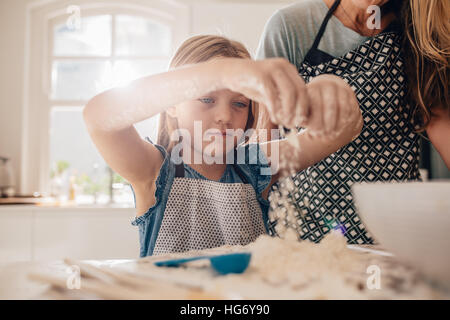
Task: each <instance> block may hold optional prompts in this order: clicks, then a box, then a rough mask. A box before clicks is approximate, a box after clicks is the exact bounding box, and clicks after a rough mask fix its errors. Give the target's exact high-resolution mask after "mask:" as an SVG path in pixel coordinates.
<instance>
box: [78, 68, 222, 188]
mask: <svg viewBox="0 0 450 320" xmlns="http://www.w3.org/2000/svg"><path fill="white" fill-rule="evenodd" d="M219 67H220V63H217V62H215V61H210V62H204V63H199V64H195V65H192V66H186V67H181V68H178V69H175V70H172V71H168V72H165V73H161V74H156V75H151V76H147V77H144V78H141V79H138V80H135V81H133V82H132V83H131V84H130V85H128V86H127V87H121V88H114V89H111V90H108V91H105V92H103V93H100V94H98V95H97V96H95V97H93V98H92V99H91V100H90V101H89V102H88V103H87V105H86V106H85V108H84V111H83V117H84V121H85V123H86V126H87V129H88V132H89V134H90V136H91V138H92V140H93V142H94V144H95V145H96V147H97V149H98V150H99V152H100V154H101V155H102V156H103V158H104V159H105V161H106V162H107V163H108V165H109V166H110V167H111V168H112V169H113V170H114V171H115V172H117V173H118V174H120V175H121V176H122V177H123V178H125V179H126V180H127V181H129V182H130V183H131V184H132V185H133V187H139V186H140V185H142V186H147V184H148V183H149V182H152V181H153V180H154V179H155V177H156V176H157V175H158V172H159V169H160V167H161V164H162V161H163V158H162V155H161V153H160V152H159V151H158V150H157V149H156V147H154V146H153V145H151V144H149V143H146V142H145V141H144V140H142V139H141V137H140V136H139V134H138V133H137V131H136V129H135V128H134V126H133V124H135V123H137V122H139V121H142V120H145V119H147V118H150V117H152V116H154V115H156V114H159V113H161V112H163V111H165V110H166V109H168V108H169V107H171V106H175V105H176V104H179V103H181V102H183V101H186V100H189V99H195V98H198V97H199V96H201V95H203V94H206V93H207V92H210V91H213V90H216V89H217V88H219V87H220V86H221V85H220V78H219V77H218V76H217V73H218V70H217V69H218V68H219Z"/></svg>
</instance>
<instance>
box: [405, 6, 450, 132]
mask: <svg viewBox="0 0 450 320" xmlns="http://www.w3.org/2000/svg"><path fill="white" fill-rule="evenodd" d="M403 23H404V29H405V37H404V50H405V70H406V76H407V79H408V87H409V88H408V100H409V103H410V104H411V106H412V107H413V110H414V112H413V115H414V117H415V119H416V121H417V124H418V128H419V129H418V130H419V131H424V130H425V128H426V126H427V125H428V124H429V123H430V120H431V117H432V116H433V109H435V108H443V109H444V110H445V111H446V112H448V113H449V114H450V96H449V79H450V76H449V56H450V1H449V0H425V1H424V0H409V1H405V3H404V8H403Z"/></svg>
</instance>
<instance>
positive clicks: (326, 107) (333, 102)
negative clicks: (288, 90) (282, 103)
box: [304, 74, 363, 138]
mask: <svg viewBox="0 0 450 320" xmlns="http://www.w3.org/2000/svg"><path fill="white" fill-rule="evenodd" d="M306 88H307V93H308V97H309V101H310V103H311V113H310V115H309V118H308V121H307V122H306V123H305V124H304V127H305V128H307V129H308V131H309V132H310V134H316V135H318V136H322V137H330V138H335V137H336V136H339V135H341V134H343V133H348V134H350V135H351V137H352V138H355V135H359V133H360V132H361V129H362V125H363V119H362V114H361V110H360V108H359V105H358V100H357V99H356V96H355V93H354V91H353V90H352V88H351V87H350V85H348V84H347V83H346V82H345V81H344V80H342V79H341V78H339V77H338V76H334V75H329V74H324V75H320V76H317V77H315V78H314V79H313V80H311V82H309V83H308V84H307V85H306Z"/></svg>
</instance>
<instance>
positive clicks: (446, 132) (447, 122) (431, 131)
mask: <svg viewBox="0 0 450 320" xmlns="http://www.w3.org/2000/svg"><path fill="white" fill-rule="evenodd" d="M433 113H434V114H435V116H432V118H431V121H430V123H429V124H428V126H427V128H426V130H427V134H428V137H429V138H430V141H431V143H432V144H433V146H434V147H435V148H436V150H437V151H438V153H439V154H440V156H441V158H442V159H443V160H444V162H445V165H446V166H447V168H448V169H449V170H450V116H449V114H448V112H446V111H445V110H444V109H442V108H439V109H438V108H436V109H433Z"/></svg>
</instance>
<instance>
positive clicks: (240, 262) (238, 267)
mask: <svg viewBox="0 0 450 320" xmlns="http://www.w3.org/2000/svg"><path fill="white" fill-rule="evenodd" d="M251 256H252V254H251V253H247V252H237V253H228V254H222V255H218V256H198V257H192V258H184V259H172V260H165V261H157V262H155V265H156V266H158V267H178V266H180V265H181V264H183V263H186V262H190V261H195V260H201V259H209V261H210V262H211V266H212V267H213V269H214V270H215V271H217V272H218V273H220V274H228V273H242V272H244V271H245V270H246V269H247V267H248V265H249V263H250V258H251Z"/></svg>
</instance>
